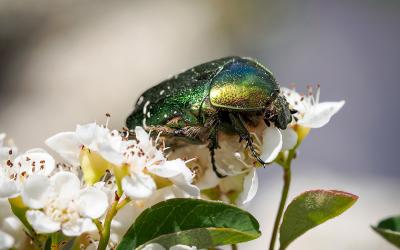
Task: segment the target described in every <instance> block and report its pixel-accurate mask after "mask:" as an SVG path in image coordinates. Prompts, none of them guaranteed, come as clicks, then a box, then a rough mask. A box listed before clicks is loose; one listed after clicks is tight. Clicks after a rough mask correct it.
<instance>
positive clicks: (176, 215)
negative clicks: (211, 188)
mask: <svg viewBox="0 0 400 250" xmlns="http://www.w3.org/2000/svg"><path fill="white" fill-rule="evenodd" d="M260 235H261V232H260V231H259V224H258V222H257V220H256V219H255V218H254V217H253V216H252V215H251V214H250V213H248V212H246V211H244V210H242V209H240V208H237V207H235V206H232V205H228V204H225V203H222V202H215V201H205V200H197V199H170V200H167V201H163V202H160V203H158V204H156V205H154V206H152V207H150V208H148V209H146V210H145V211H143V213H142V214H141V215H140V216H139V217H138V218H137V219H136V221H135V223H134V224H133V225H132V226H131V227H130V228H129V230H128V232H127V233H126V234H125V236H124V237H123V239H122V241H121V243H120V244H119V246H118V248H117V249H119V250H121V249H124V250H125V249H135V248H137V249H140V248H142V247H144V245H147V244H150V243H158V244H161V245H162V246H164V247H165V248H167V249H168V248H169V247H171V246H174V245H177V244H184V245H190V246H196V247H197V248H199V249H201V248H209V247H215V246H220V245H227V244H235V243H240V242H245V241H249V240H253V239H256V238H258V237H259V236H260Z"/></svg>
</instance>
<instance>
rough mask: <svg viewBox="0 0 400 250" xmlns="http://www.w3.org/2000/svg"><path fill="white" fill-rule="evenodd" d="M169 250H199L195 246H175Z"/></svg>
mask: <svg viewBox="0 0 400 250" xmlns="http://www.w3.org/2000/svg"><path fill="white" fill-rule="evenodd" d="M169 250H197V247H195V246H192V247H190V246H185V245H175V246H172V247H170V248H169Z"/></svg>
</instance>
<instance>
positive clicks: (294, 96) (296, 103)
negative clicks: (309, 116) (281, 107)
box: [281, 87, 307, 113]
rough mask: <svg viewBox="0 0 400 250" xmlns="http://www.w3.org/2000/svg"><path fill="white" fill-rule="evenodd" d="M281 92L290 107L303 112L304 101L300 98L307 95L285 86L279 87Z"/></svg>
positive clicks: (304, 108)
mask: <svg viewBox="0 0 400 250" xmlns="http://www.w3.org/2000/svg"><path fill="white" fill-rule="evenodd" d="M281 92H282V94H283V95H284V96H285V99H286V100H287V102H288V103H289V105H290V106H291V107H292V108H294V109H295V110H297V111H298V112H299V113H303V112H305V110H306V107H305V106H304V101H301V100H304V98H307V96H305V97H303V96H301V95H300V94H299V93H297V91H295V90H292V89H288V88H285V87H282V88H281Z"/></svg>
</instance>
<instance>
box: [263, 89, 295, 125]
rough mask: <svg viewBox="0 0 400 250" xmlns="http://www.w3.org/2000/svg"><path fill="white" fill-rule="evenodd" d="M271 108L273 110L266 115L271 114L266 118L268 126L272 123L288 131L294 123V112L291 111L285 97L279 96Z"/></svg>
mask: <svg viewBox="0 0 400 250" xmlns="http://www.w3.org/2000/svg"><path fill="white" fill-rule="evenodd" d="M271 108H272V110H271V111H269V112H267V113H266V114H269V117H266V118H265V120H266V122H267V124H268V122H272V123H274V125H275V126H276V127H277V128H280V129H286V128H287V126H288V125H289V124H290V123H291V122H292V111H291V110H290V109H289V103H288V102H287V101H286V99H285V98H284V97H283V96H281V95H279V96H277V98H276V99H275V100H274V101H273V103H272V105H271Z"/></svg>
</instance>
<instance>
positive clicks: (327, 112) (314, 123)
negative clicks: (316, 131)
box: [298, 101, 345, 128]
mask: <svg viewBox="0 0 400 250" xmlns="http://www.w3.org/2000/svg"><path fill="white" fill-rule="evenodd" d="M344 104H345V101H340V102H321V103H318V104H316V105H313V106H312V107H311V108H310V109H309V110H307V112H306V113H305V114H304V117H303V118H302V119H300V120H299V121H298V124H300V125H302V126H304V127H307V128H320V127H322V126H324V125H325V124H327V123H328V122H329V120H330V119H331V117H332V116H333V115H334V114H336V113H337V112H338V111H339V110H340V109H341V108H342V107H343V105H344Z"/></svg>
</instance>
